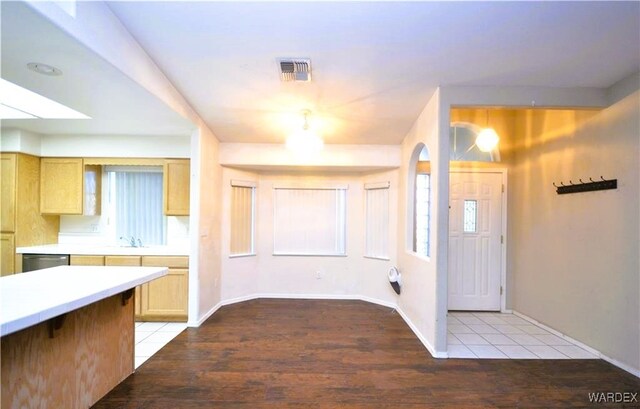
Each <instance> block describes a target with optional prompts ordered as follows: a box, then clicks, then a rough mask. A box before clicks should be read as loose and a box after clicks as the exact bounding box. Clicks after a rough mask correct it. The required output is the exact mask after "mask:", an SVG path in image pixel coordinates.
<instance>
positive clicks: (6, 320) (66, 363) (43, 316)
mask: <svg viewBox="0 0 640 409" xmlns="http://www.w3.org/2000/svg"><path fill="white" fill-rule="evenodd" d="M167 273H168V269H167V268H166V267H95V266H60V267H54V268H48V269H43V270H38V271H33V272H29V273H24V274H16V275H12V276H7V277H1V278H0V336H1V337H2V338H1V352H2V355H1V376H2V380H3V382H2V398H1V405H0V406H2V407H5V408H13V407H16V408H17V407H52V408H53V407H55V408H86V407H89V406H91V405H92V404H94V403H95V402H97V401H98V400H99V399H100V398H101V397H102V396H104V395H105V394H106V393H107V392H109V391H110V390H111V389H112V388H113V387H115V386H116V385H117V384H118V383H120V382H121V381H122V380H124V379H125V378H126V377H127V376H129V375H130V374H131V373H133V370H134V359H133V358H134V307H133V306H134V302H133V301H134V291H133V289H134V288H135V287H136V286H139V285H141V284H144V283H147V282H150V281H152V280H155V279H157V278H160V277H163V276H165V275H166V274H167Z"/></svg>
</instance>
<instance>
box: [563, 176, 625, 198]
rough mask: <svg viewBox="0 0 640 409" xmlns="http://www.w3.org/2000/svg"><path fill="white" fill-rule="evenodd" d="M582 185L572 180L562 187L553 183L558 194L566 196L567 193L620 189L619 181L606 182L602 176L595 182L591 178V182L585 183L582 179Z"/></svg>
mask: <svg viewBox="0 0 640 409" xmlns="http://www.w3.org/2000/svg"><path fill="white" fill-rule="evenodd" d="M578 180H579V181H580V183H573V182H572V181H571V180H570V181H569V184H568V185H565V184H564V183H562V182H560V186H558V185H556V183H555V182H553V186H555V187H556V193H557V194H559V195H564V194H567V193H582V192H593V191H595V190H609V189H617V188H618V179H609V180H606V179H604V178H603V177H602V176H600V180H593V179H591V178H589V180H590V182H583V181H582V179H578Z"/></svg>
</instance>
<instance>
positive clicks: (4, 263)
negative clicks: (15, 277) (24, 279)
mask: <svg viewBox="0 0 640 409" xmlns="http://www.w3.org/2000/svg"><path fill="white" fill-rule="evenodd" d="M14 239H15V235H14V234H13V233H1V234H0V248H1V249H2V251H1V252H0V257H1V259H0V264H1V266H0V276H5V275H10V274H13V273H14V272H15V271H16V268H15V257H14V255H15V254H16V244H15V240H14Z"/></svg>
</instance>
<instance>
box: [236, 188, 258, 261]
mask: <svg viewBox="0 0 640 409" xmlns="http://www.w3.org/2000/svg"><path fill="white" fill-rule="evenodd" d="M254 196H255V188H254V187H249V186H234V184H233V182H232V186H231V246H230V254H231V255H249V254H254V244H253V235H254V214H255V210H254V206H255V205H254Z"/></svg>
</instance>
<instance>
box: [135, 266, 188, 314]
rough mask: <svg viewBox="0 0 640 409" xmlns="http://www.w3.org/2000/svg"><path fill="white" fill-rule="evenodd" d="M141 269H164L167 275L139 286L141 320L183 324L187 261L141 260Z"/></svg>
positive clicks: (186, 303) (186, 294) (186, 298)
mask: <svg viewBox="0 0 640 409" xmlns="http://www.w3.org/2000/svg"><path fill="white" fill-rule="evenodd" d="M142 266H152V267H155V266H166V267H169V274H168V275H166V276H164V277H161V278H158V279H156V280H153V281H151V282H149V283H147V284H145V285H143V286H142V305H141V308H142V311H141V315H142V319H143V320H145V321H163V320H167V321H186V319H187V314H188V311H187V308H188V298H189V258H188V257H159V256H143V257H142Z"/></svg>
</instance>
